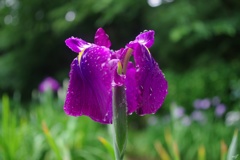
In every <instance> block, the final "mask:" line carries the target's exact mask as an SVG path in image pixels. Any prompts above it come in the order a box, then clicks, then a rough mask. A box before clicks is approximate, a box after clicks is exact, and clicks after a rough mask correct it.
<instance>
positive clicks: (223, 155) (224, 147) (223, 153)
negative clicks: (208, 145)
mask: <svg viewBox="0 0 240 160" xmlns="http://www.w3.org/2000/svg"><path fill="white" fill-rule="evenodd" d="M220 150H221V160H226V157H227V145H226V143H225V142H224V141H223V140H221V149H220Z"/></svg>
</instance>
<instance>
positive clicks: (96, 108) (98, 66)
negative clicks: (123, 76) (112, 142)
mask: <svg viewBox="0 0 240 160" xmlns="http://www.w3.org/2000/svg"><path fill="white" fill-rule="evenodd" d="M109 58H110V51H109V50H108V49H106V48H105V47H98V46H95V47H90V48H88V49H86V50H85V51H84V53H83V55H82V58H81V60H80V63H79V62H78V60H77V58H76V59H74V61H73V63H72V66H71V71H70V83H69V88H68V92H67V98H66V101H65V105H64V110H65V112H66V113H67V114H69V115H72V116H81V115H86V116H89V117H90V118H92V119H93V120H94V121H97V122H100V123H104V124H109V123H112V101H111V98H112V92H111V74H110V71H109V66H108V63H107V61H109Z"/></svg>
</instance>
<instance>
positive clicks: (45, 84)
mask: <svg viewBox="0 0 240 160" xmlns="http://www.w3.org/2000/svg"><path fill="white" fill-rule="evenodd" d="M59 88H60V85H59V83H58V81H57V80H55V79H54V78H52V77H47V78H45V79H44V80H43V81H42V82H41V83H40V85H39V86H38V90H39V91H40V92H46V91H48V90H51V91H57V90H58V89H59Z"/></svg>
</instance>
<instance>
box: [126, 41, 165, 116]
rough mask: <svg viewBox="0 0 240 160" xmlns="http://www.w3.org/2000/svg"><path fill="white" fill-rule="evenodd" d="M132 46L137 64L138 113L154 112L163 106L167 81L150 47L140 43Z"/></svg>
mask: <svg viewBox="0 0 240 160" xmlns="http://www.w3.org/2000/svg"><path fill="white" fill-rule="evenodd" d="M129 46H131V47H132V48H133V49H134V51H133V56H134V61H135V65H136V76H135V78H136V83H137V87H138V89H137V93H136V94H137V103H138V104H137V105H138V106H137V111H136V112H137V113H138V114H139V115H145V114H153V113H156V111H157V110H158V109H159V108H160V107H161V105H162V104H163V102H164V99H165V97H166V95H167V88H168V85H167V81H166V79H165V77H164V75H163V73H162V71H161V70H160V68H159V66H158V64H157V63H156V61H155V60H154V59H153V58H152V57H151V54H150V53H149V51H148V49H147V48H146V47H145V46H144V45H141V44H139V43H135V44H132V45H129Z"/></svg>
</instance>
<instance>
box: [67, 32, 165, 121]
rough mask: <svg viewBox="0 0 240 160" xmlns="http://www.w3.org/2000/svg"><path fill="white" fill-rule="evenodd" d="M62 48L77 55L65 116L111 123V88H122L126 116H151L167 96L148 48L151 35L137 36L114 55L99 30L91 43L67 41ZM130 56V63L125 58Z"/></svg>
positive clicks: (152, 37)
mask: <svg viewBox="0 0 240 160" xmlns="http://www.w3.org/2000/svg"><path fill="white" fill-rule="evenodd" d="M65 42H66V45H67V46H68V47H69V48H70V49H71V50H72V51H73V52H76V53H78V56H77V58H75V59H74V60H73V62H72V65H71V71H70V74H69V76H70V82H69V87H68V92H67V96H66V101H65V105H64V110H65V112H66V113H67V114H68V115H71V116H81V115H86V116H89V117H90V118H92V119H93V120H94V121H97V122H100V123H104V124H109V123H112V86H115V85H118V86H122V85H124V86H126V100H127V107H128V114H131V113H133V112H136V113H137V114H139V115H145V114H152V113H155V112H156V111H157V110H158V109H159V108H160V107H161V105H162V103H163V101H164V99H165V97H166V95H167V88H168V87H167V81H166V80H165V77H164V75H163V73H162V71H161V70H160V69H159V66H158V64H157V63H156V61H155V60H154V59H153V58H152V56H151V54H150V52H149V50H148V48H150V47H151V46H152V45H153V42H154V31H152V30H150V31H146V32H143V33H140V34H139V35H138V36H137V37H136V39H135V40H134V41H131V42H130V43H128V44H127V45H126V46H125V48H121V49H119V50H117V51H113V50H111V49H110V46H111V42H110V40H109V37H108V35H107V34H106V33H105V31H104V30H103V29H102V28H99V29H98V30H97V32H96V34H95V38H94V43H88V42H86V41H84V40H82V39H80V38H75V37H71V38H68V39H67V40H66V41H65ZM130 56H133V59H134V62H130V61H129V58H130Z"/></svg>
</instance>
